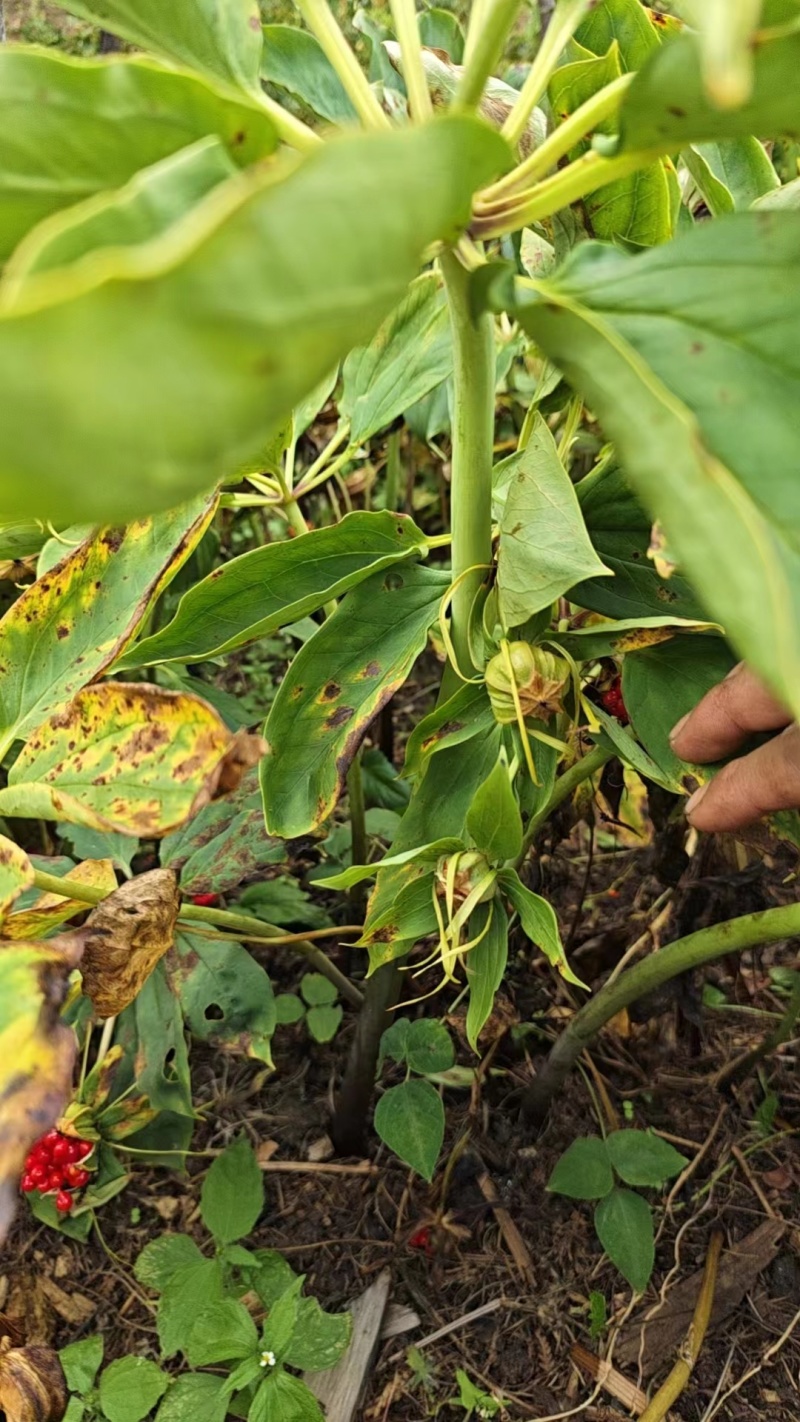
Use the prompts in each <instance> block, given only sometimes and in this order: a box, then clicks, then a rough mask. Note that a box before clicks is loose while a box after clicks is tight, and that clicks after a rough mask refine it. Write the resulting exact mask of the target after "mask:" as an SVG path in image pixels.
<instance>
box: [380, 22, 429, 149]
mask: <svg viewBox="0 0 800 1422" xmlns="http://www.w3.org/2000/svg"><path fill="white" fill-rule="evenodd" d="M390 3H391V7H392V19H393V20H394V28H395V33H396V35H397V38H398V40H399V41H400V53H401V55H402V60H403V76H404V78H405V81H406V88H407V89H408V106H409V109H410V111H411V117H412V118H413V119H414V121H415V123H424V122H425V121H426V120H427V119H430V118H433V105H432V103H431V96H430V94H429V92H428V81H427V79H426V77H425V69H424V66H423V63H422V49H421V46H420V39H419V22H418V20H417V10H416V5H415V3H414V0H390Z"/></svg>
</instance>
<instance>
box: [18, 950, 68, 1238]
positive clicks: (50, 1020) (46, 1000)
mask: <svg viewBox="0 0 800 1422" xmlns="http://www.w3.org/2000/svg"><path fill="white" fill-rule="evenodd" d="M72 966H73V963H71V962H69V961H68V960H67V959H66V958H65V957H64V955H63V954H62V953H59V952H58V948H57V945H56V944H52V945H48V944H43V943H13V944H9V945H7V946H4V947H3V949H2V950H0V1100H2V1103H3V1130H2V1136H0V1241H2V1240H4V1239H5V1238H6V1234H7V1232H8V1227H9V1225H10V1223H11V1220H12V1219H13V1217H14V1211H15V1209H16V1206H17V1201H18V1199H19V1178H20V1175H21V1174H22V1169H23V1165H24V1163H25V1158H26V1156H27V1154H28V1151H29V1149H30V1147H31V1146H32V1145H33V1144H34V1143H35V1142H36V1141H37V1140H39V1138H40V1137H41V1136H42V1134H43V1133H44V1131H45V1130H47V1129H48V1128H49V1127H50V1126H51V1125H55V1122H56V1119H57V1118H58V1116H60V1114H61V1111H62V1110H63V1108H64V1106H65V1105H66V1102H67V1100H68V1099H69V1094H70V1091H71V1082H72V1068H73V1064H74V1061H75V1034H74V1032H73V1031H72V1028H71V1027H66V1026H65V1025H64V1024H63V1023H61V1022H60V1021H59V1007H60V1004H61V1002H62V1000H63V997H64V996H65V994H66V986H67V979H68V977H69V973H70V969H71V968H72Z"/></svg>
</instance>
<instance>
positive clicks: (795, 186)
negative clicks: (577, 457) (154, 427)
mask: <svg viewBox="0 0 800 1422" xmlns="http://www.w3.org/2000/svg"><path fill="white" fill-rule="evenodd" d="M753 207H754V208H755V209H756V211H758V212H763V211H765V210H770V209H773V210H775V211H778V212H782V211H786V212H796V211H797V209H798V207H800V178H795V179H794V181H793V182H791V183H784V184H783V186H782V187H779V188H773V190H772V192H768V193H765V194H764V196H763V197H761V198H759V199H758V200H757V202H754V203H753ZM3 532H4V533H5V530H4V531H3Z"/></svg>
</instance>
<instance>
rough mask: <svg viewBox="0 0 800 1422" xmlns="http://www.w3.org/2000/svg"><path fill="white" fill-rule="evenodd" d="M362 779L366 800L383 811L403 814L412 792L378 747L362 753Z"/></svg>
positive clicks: (368, 748)
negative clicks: (394, 811)
mask: <svg viewBox="0 0 800 1422" xmlns="http://www.w3.org/2000/svg"><path fill="white" fill-rule="evenodd" d="M361 779H362V781H363V785H364V799H365V800H366V802H367V804H368V805H371V806H374V807H375V808H376V809H381V810H396V811H397V813H398V814H402V813H403V810H404V809H405V808H406V805H407V804H408V801H409V797H410V794H411V791H410V789H409V786H408V785H407V784H406V782H405V780H401V779H400V777H399V775H398V774H397V771H396V770H395V768H394V766H393V765H392V764H391V762H390V761H389V760H387V758H386V756H385V755H384V754H383V751H381V750H379V749H378V747H377V746H368V747H367V749H366V750H365V751H362V753H361Z"/></svg>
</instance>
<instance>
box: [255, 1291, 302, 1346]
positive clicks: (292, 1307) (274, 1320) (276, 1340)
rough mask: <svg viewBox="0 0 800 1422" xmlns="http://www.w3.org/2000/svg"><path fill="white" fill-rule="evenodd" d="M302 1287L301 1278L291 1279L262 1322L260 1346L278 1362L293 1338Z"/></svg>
mask: <svg viewBox="0 0 800 1422" xmlns="http://www.w3.org/2000/svg"><path fill="white" fill-rule="evenodd" d="M302 1289H303V1280H302V1278H295V1279H293V1281H292V1283H291V1284H290V1285H289V1287H288V1288H287V1289H284V1290H283V1292H282V1293H281V1294H280V1296H279V1297H278V1298H277V1299H276V1300H275V1302H274V1304H273V1305H272V1306H271V1308H270V1310H269V1314H268V1316H267V1321H266V1323H265V1324H264V1329H263V1332H262V1335H261V1346H262V1348H268V1349H269V1350H270V1351H271V1352H273V1353H274V1354H275V1356H276V1358H277V1360H278V1362H279V1363H282V1362H283V1360H284V1358H285V1357H286V1354H287V1351H288V1349H289V1345H290V1344H291V1342H292V1339H293V1338H294V1334H295V1329H296V1328H297V1319H298V1315H299V1312H300V1304H301V1303H302V1299H301V1293H302Z"/></svg>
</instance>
